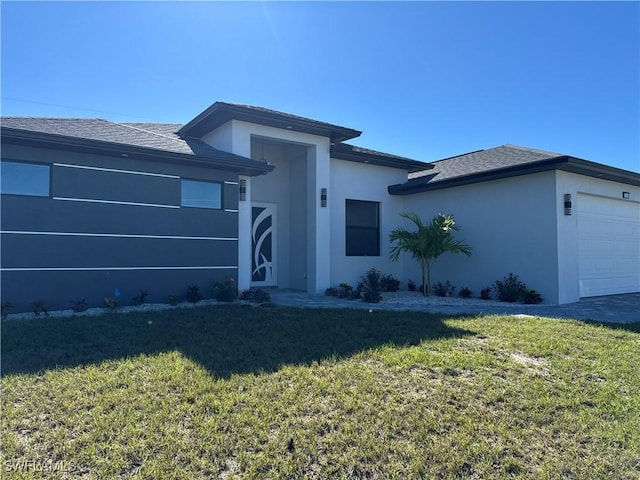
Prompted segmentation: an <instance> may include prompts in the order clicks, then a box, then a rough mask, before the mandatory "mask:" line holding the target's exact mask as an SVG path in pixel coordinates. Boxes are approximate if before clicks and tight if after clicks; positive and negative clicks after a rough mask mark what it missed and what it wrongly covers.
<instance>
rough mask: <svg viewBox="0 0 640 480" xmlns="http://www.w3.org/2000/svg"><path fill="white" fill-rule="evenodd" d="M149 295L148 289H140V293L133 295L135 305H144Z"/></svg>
mask: <svg viewBox="0 0 640 480" xmlns="http://www.w3.org/2000/svg"><path fill="white" fill-rule="evenodd" d="M148 296H149V291H148V290H140V293H139V294H138V295H136V296H135V297H133V304H134V305H143V304H144V303H145V302H146V301H147V297H148Z"/></svg>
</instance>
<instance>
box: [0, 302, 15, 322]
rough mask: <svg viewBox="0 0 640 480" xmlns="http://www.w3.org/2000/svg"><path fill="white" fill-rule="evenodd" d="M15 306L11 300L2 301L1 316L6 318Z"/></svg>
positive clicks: (0, 306)
mask: <svg viewBox="0 0 640 480" xmlns="http://www.w3.org/2000/svg"><path fill="white" fill-rule="evenodd" d="M12 308H13V303H11V302H2V304H1V305H0V318H2V320H4V319H5V318H7V315H9V311H11V309H12Z"/></svg>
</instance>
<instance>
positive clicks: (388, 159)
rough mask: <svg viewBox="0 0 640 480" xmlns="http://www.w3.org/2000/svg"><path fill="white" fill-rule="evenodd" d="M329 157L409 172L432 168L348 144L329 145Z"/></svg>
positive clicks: (416, 161) (397, 156)
mask: <svg viewBox="0 0 640 480" xmlns="http://www.w3.org/2000/svg"><path fill="white" fill-rule="evenodd" d="M331 157H332V158H337V159H341V160H349V161H352V162H359V163H368V164H372V165H380V166H383V167H392V168H399V169H402V170H406V171H409V172H416V171H429V170H428V169H430V168H433V166H432V165H431V164H429V163H424V162H420V161H418V160H413V159H411V158H407V157H401V156H399V155H392V154H390V153H385V152H378V151H377V150H371V149H370V148H363V147H358V146H356V145H350V144H348V143H335V144H333V145H331Z"/></svg>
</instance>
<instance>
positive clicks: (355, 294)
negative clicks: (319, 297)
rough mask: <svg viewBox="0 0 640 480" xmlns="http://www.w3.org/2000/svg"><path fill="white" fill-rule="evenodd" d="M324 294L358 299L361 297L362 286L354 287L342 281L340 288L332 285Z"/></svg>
mask: <svg viewBox="0 0 640 480" xmlns="http://www.w3.org/2000/svg"><path fill="white" fill-rule="evenodd" d="M324 294H325V295H327V296H330V297H337V298H346V299H347V300H357V299H358V298H360V286H358V289H354V288H353V287H352V286H351V285H349V284H348V283H341V284H340V286H339V287H338V288H335V287H330V288H327V289H326V290H325V291H324Z"/></svg>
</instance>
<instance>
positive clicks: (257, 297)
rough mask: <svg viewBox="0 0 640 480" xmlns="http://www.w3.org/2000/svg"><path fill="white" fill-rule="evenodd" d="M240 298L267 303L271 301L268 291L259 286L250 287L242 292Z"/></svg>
mask: <svg viewBox="0 0 640 480" xmlns="http://www.w3.org/2000/svg"><path fill="white" fill-rule="evenodd" d="M240 300H244V301H245V302H250V303H269V302H271V295H269V292H265V291H264V290H262V289H261V288H252V289H250V290H245V291H244V292H242V295H240Z"/></svg>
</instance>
